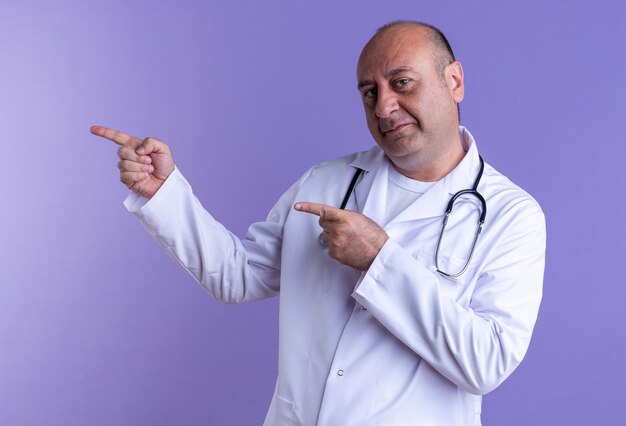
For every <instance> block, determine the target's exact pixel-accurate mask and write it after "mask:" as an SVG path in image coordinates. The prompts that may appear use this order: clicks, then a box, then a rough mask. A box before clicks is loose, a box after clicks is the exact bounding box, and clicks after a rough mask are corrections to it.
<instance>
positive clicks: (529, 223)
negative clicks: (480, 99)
mask: <svg viewBox="0 0 626 426" xmlns="http://www.w3.org/2000/svg"><path fill="white" fill-rule="evenodd" d="M461 134H462V140H463V143H464V147H465V149H466V150H467V154H466V156H465V158H464V159H463V161H462V162H461V163H460V164H459V165H458V166H457V167H456V168H455V169H454V170H453V171H452V172H451V173H450V174H449V175H448V176H446V177H445V178H444V179H442V180H441V181H439V182H437V183H436V184H435V185H433V186H432V187H431V188H430V189H429V190H428V191H427V192H425V193H424V194H423V195H422V196H421V197H420V198H419V199H418V200H416V201H415V202H414V203H413V204H411V205H410V206H409V207H407V208H406V209H405V210H404V211H403V212H402V213H401V214H399V215H398V216H396V217H395V218H394V219H393V220H392V221H391V222H390V223H389V224H387V225H386V226H385V228H384V229H385V231H386V232H387V234H388V235H389V237H390V238H389V240H388V241H387V243H386V244H385V245H384V246H383V248H382V249H381V251H380V253H379V254H378V256H377V257H376V259H375V260H374V262H373V264H372V265H371V267H370V268H369V270H368V271H367V272H366V273H360V272H358V271H355V270H353V269H351V268H349V267H346V266H344V265H341V264H339V263H338V262H336V261H335V260H333V259H332V258H330V257H329V256H328V253H327V250H325V249H324V248H322V246H321V245H320V243H319V241H318V235H319V233H320V228H319V225H318V220H317V218H316V217H315V216H313V215H309V214H306V213H301V212H298V211H295V210H293V204H294V203H295V202H296V201H314V202H319V203H324V204H330V205H335V206H336V205H339V203H340V202H341V199H342V197H343V196H344V193H345V191H346V189H347V187H348V184H349V182H350V179H351V178H352V176H353V174H354V170H355V169H354V167H360V168H362V169H364V170H365V173H364V176H363V178H362V179H361V180H360V182H359V183H358V185H357V187H356V188H355V192H354V196H352V197H351V199H350V203H349V204H348V206H347V208H349V209H351V210H359V211H362V212H363V213H364V214H365V215H367V216H369V217H371V218H372V219H374V220H375V221H377V222H378V223H381V222H382V221H383V220H384V218H385V208H386V207H385V206H386V199H387V181H388V165H389V162H388V160H387V158H386V157H385V156H384V154H383V153H382V151H381V150H380V149H379V148H378V147H375V148H373V149H371V150H369V151H367V152H363V153H357V154H354V155H351V156H348V157H345V158H340V159H337V160H334V161H330V162H327V163H323V164H319V165H317V166H315V167H313V168H311V169H310V170H309V171H307V172H306V173H305V174H304V176H303V177H302V178H301V179H300V180H299V181H298V182H296V183H295V184H294V185H293V186H292V187H291V188H290V189H289V190H288V191H287V192H286V193H285V194H284V195H283V196H282V197H281V198H280V199H279V200H278V202H277V203H276V205H275V206H274V208H273V209H272V210H271V211H270V213H269V215H268V218H267V220H266V221H265V222H261V223H256V224H253V225H252V226H251V227H250V228H249V230H248V234H247V237H246V238H245V239H243V240H240V239H239V238H237V237H236V236H235V235H233V234H231V233H229V232H228V231H227V230H226V229H225V228H224V227H223V226H222V225H221V224H219V223H218V222H216V221H215V220H214V219H213V218H212V217H211V215H210V214H209V213H207V212H206V210H204V209H203V207H202V206H201V205H200V203H199V201H198V200H197V199H196V198H195V197H194V195H193V194H192V191H191V188H190V186H189V184H188V183H187V182H186V181H185V179H184V178H183V176H182V175H181V174H180V172H179V171H178V170H176V171H175V172H174V173H173V174H172V175H171V176H170V177H169V178H168V180H167V181H166V182H165V184H164V185H163V187H162V188H161V189H160V190H159V192H158V193H157V194H156V195H155V196H154V197H153V198H152V199H151V200H150V201H149V202H146V200H144V199H141V198H140V197H138V196H136V195H131V196H129V197H128V198H127V200H126V201H125V204H126V206H127V207H128V208H129V210H130V211H132V212H133V213H134V214H135V215H137V217H139V219H140V220H141V221H142V223H143V224H144V225H145V227H146V228H147V229H148V231H149V232H150V233H151V234H152V235H153V236H154V237H155V238H156V239H157V241H158V242H159V244H161V246H162V247H163V248H164V250H165V251H166V252H168V253H169V254H170V255H171V256H172V257H173V258H174V259H175V260H176V261H177V262H178V263H179V264H180V265H181V266H183V267H184V268H185V269H186V270H187V271H189V273H190V274H191V275H192V276H193V277H194V278H196V279H197V280H198V281H199V282H200V283H201V284H202V285H203V286H204V287H205V288H206V289H207V290H208V291H209V292H210V293H211V294H213V295H214V296H215V297H216V298H218V299H220V300H223V301H224V302H227V303H241V302H248V301H252V300H257V299H261V298H264V297H269V296H274V295H277V294H278V293H279V292H280V324H279V327H280V333H279V371H278V379H277V383H276V390H275V393H274V396H273V399H272V403H271V405H270V408H269V411H268V413H267V417H266V420H265V425H281V426H282V425H316V424H319V425H329V426H335V425H343V426H347V425H359V426H360V425H385V426H389V425H421V426H454V425H458V426H467V425H480V410H481V396H480V395H482V394H485V393H487V392H489V391H491V390H492V389H494V388H495V387H496V386H498V385H499V384H500V383H501V382H502V381H503V380H504V379H505V378H506V377H507V376H508V375H509V374H511V372H512V371H513V370H514V369H515V368H516V367H517V365H518V364H519V363H520V362H521V360H522V358H523V357H524V354H525V353H526V350H527V347H528V344H529V342H530V338H531V333H532V329H533V326H534V323H535V319H536V315H537V310H538V308H539V303H540V300H541V294H542V281H543V269H544V251H545V224H544V217H543V213H542V211H541V209H540V208H539V206H538V204H537V203H536V202H535V201H534V200H533V199H532V198H531V197H530V196H529V195H528V194H527V193H525V192H524V191H522V190H521V189H520V188H518V187H517V186H515V185H514V184H512V183H511V182H510V181H509V180H508V179H507V178H505V177H504V176H502V175H501V174H500V173H498V172H497V171H496V170H494V169H493V168H492V167H491V166H489V165H488V164H486V165H485V170H484V175H483V178H482V181H481V184H480V186H479V191H480V192H481V193H482V194H483V196H484V197H485V198H486V200H487V204H488V212H487V218H486V222H485V226H484V229H483V231H482V234H481V235H480V239H479V240H478V244H477V247H476V251H475V254H474V257H473V260H472V263H471V265H470V267H469V269H468V271H467V272H466V273H465V274H464V275H463V276H462V277H461V278H459V279H457V280H449V279H446V278H444V277H442V276H441V275H439V274H438V273H437V272H436V271H435V267H434V250H435V247H436V243H437V238H438V236H439V231H440V227H441V220H442V215H443V212H444V210H445V207H446V204H447V202H448V200H449V199H450V196H451V195H452V194H454V193H455V192H457V191H459V190H461V189H466V188H468V187H470V186H471V185H472V183H473V182H474V179H475V177H476V174H477V172H478V169H479V161H478V152H477V149H476V146H475V144H473V139H472V136H471V135H470V134H469V132H468V131H467V130H465V129H464V128H461ZM454 215H455V216H456V218H457V219H460V220H456V221H455V222H454V223H455V225H454V226H449V227H448V228H447V230H446V238H447V239H449V240H447V241H452V242H453V243H450V244H447V245H446V246H445V250H444V253H443V255H442V256H441V257H440V266H442V267H443V268H449V269H455V268H457V267H458V265H459V264H460V263H462V262H464V261H465V256H466V253H467V252H466V251H465V250H464V249H465V248H466V247H467V245H468V241H471V238H472V237H473V232H474V226H475V206H472V205H471V204H465V205H462V206H460V208H459V209H458V210H455V212H454ZM466 217H467V218H468V220H464V218H466ZM470 219H471V220H470ZM468 222H469V223H468ZM461 266H462V265H461Z"/></svg>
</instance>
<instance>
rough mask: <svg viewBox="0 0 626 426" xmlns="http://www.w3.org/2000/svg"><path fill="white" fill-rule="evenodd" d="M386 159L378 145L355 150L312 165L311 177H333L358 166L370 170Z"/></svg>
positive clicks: (309, 173)
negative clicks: (363, 149)
mask: <svg viewBox="0 0 626 426" xmlns="http://www.w3.org/2000/svg"><path fill="white" fill-rule="evenodd" d="M382 161H384V153H383V152H382V150H381V149H380V148H379V147H378V146H374V147H372V148H370V149H369V150H367V151H359V152H354V153H352V154H348V155H344V156H342V157H338V158H335V159H333V160H329V161H324V162H322V163H318V164H316V165H314V166H313V167H311V169H310V170H309V172H308V175H309V177H319V178H332V177H337V176H338V175H343V174H345V173H347V172H349V171H350V170H353V171H354V170H356V169H357V168H359V169H363V170H365V171H370V170H371V169H372V168H374V167H376V166H377V165H378V164H380V163H381V162H382Z"/></svg>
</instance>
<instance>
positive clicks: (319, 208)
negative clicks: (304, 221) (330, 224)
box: [294, 201, 342, 220]
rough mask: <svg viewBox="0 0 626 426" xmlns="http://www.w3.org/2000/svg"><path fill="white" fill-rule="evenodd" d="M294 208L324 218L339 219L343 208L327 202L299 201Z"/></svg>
mask: <svg viewBox="0 0 626 426" xmlns="http://www.w3.org/2000/svg"><path fill="white" fill-rule="evenodd" d="M294 208H295V209H296V210H298V211H300V212H305V213H311V214H314V215H316V216H319V217H320V218H322V219H327V220H337V219H339V218H340V217H341V213H342V210H341V209H338V208H337V207H333V206H327V205H326V204H319V203H309V202H304V201H301V202H297V203H296V205H295V206H294Z"/></svg>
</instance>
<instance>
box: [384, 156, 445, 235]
mask: <svg viewBox="0 0 626 426" xmlns="http://www.w3.org/2000/svg"><path fill="white" fill-rule="evenodd" d="M388 173H389V178H388V179H387V202H386V204H387V212H386V214H385V222H384V223H379V225H382V226H384V225H386V224H388V223H389V222H391V220H392V219H393V218H394V217H396V216H398V215H399V214H400V213H402V212H403V211H404V210H405V209H406V208H407V207H409V206H410V205H411V204H413V203H414V202H415V201H417V199H418V198H419V197H420V196H421V195H422V194H423V193H424V192H426V191H428V190H429V189H430V187H432V186H433V185H434V184H435V183H437V182H421V181H418V180H413V179H411V178H408V177H406V176H404V175H403V174H401V173H400V172H398V171H397V170H396V168H395V167H394V166H393V165H392V164H389V171H388Z"/></svg>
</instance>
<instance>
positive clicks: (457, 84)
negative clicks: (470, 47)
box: [445, 61, 465, 104]
mask: <svg viewBox="0 0 626 426" xmlns="http://www.w3.org/2000/svg"><path fill="white" fill-rule="evenodd" d="M445 75H446V84H447V85H448V88H449V89H450V93H451V94H452V98H453V99H454V101H455V102H456V103H457V104H458V103H460V102H461V101H462V100H463V97H464V96H465V84H464V83H463V66H462V65H461V63H460V62H459V61H454V62H452V63H450V64H449V65H448V66H447V67H446V71H445Z"/></svg>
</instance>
